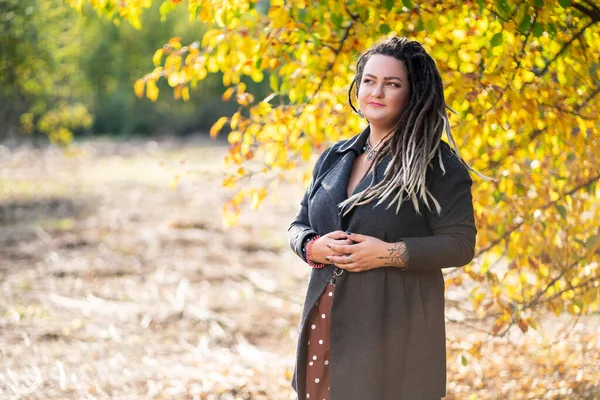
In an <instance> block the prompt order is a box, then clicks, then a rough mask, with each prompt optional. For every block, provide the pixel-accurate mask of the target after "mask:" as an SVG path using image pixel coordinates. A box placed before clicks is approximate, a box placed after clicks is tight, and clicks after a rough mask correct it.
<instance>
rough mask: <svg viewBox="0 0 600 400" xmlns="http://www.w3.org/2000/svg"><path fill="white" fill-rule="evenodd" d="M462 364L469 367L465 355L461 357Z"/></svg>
mask: <svg viewBox="0 0 600 400" xmlns="http://www.w3.org/2000/svg"><path fill="white" fill-rule="evenodd" d="M460 363H461V364H462V365H463V367H466V366H467V357H465V356H464V355H461V356H460Z"/></svg>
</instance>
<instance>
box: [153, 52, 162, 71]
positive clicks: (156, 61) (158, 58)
mask: <svg viewBox="0 0 600 400" xmlns="http://www.w3.org/2000/svg"><path fill="white" fill-rule="evenodd" d="M163 53H164V50H163V49H158V50H156V51H155V52H154V56H153V57H152V62H153V63H154V66H155V67H158V66H159V65H160V63H161V61H162V56H163Z"/></svg>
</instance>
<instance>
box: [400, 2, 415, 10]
mask: <svg viewBox="0 0 600 400" xmlns="http://www.w3.org/2000/svg"><path fill="white" fill-rule="evenodd" d="M402 5H403V6H404V7H406V8H408V9H409V10H412V9H413V4H412V1H410V0H402Z"/></svg>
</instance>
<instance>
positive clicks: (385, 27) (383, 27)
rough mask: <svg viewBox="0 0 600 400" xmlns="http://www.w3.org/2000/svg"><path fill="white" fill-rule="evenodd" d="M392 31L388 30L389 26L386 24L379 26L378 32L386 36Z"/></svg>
mask: <svg viewBox="0 0 600 400" xmlns="http://www.w3.org/2000/svg"><path fill="white" fill-rule="evenodd" d="M391 30H392V29H391V28H390V26H389V25H388V24H381V25H380V26H379V32H381V33H383V34H384V35H387V34H388V33H390V31H391Z"/></svg>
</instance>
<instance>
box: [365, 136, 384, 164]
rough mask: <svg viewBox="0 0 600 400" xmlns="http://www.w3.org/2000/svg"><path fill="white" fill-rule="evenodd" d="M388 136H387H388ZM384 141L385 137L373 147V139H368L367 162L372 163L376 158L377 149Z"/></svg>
mask: <svg viewBox="0 0 600 400" xmlns="http://www.w3.org/2000/svg"><path fill="white" fill-rule="evenodd" d="M386 136H387V135H386ZM383 139H385V136H384V137H382V138H381V139H380V140H379V142H377V144H376V145H375V146H372V145H371V138H370V137H368V138H367V147H366V151H367V160H368V161H371V160H372V159H373V158H374V157H375V154H376V153H377V150H376V149H377V147H379V145H380V144H381V142H382V141H383Z"/></svg>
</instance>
